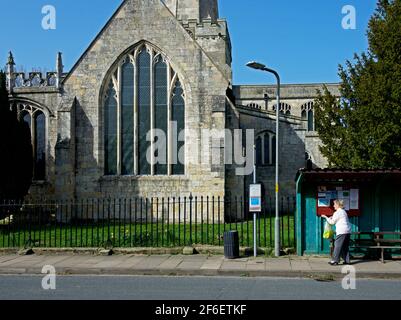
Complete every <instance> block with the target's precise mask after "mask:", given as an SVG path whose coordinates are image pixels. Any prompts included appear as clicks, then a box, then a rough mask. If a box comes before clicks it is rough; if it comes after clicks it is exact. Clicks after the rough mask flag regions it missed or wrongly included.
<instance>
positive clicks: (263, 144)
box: [256, 131, 276, 166]
mask: <svg viewBox="0 0 401 320" xmlns="http://www.w3.org/2000/svg"><path fill="white" fill-rule="evenodd" d="M275 139H276V135H275V134H274V133H272V132H270V131H265V132H262V133H260V134H259V135H258V136H257V138H256V165H257V166H271V165H273V164H274V162H275V149H274V148H275Z"/></svg>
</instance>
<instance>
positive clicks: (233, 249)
mask: <svg viewBox="0 0 401 320" xmlns="http://www.w3.org/2000/svg"><path fill="white" fill-rule="evenodd" d="M224 256H225V258H226V259H236V258H239V236H238V231H227V232H224Z"/></svg>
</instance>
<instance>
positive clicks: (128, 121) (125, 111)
mask: <svg viewBox="0 0 401 320" xmlns="http://www.w3.org/2000/svg"><path fill="white" fill-rule="evenodd" d="M134 72H135V71H134V66H133V64H131V63H130V62H126V63H124V64H123V66H122V67H121V159H122V161H121V174H122V175H133V174H134Z"/></svg>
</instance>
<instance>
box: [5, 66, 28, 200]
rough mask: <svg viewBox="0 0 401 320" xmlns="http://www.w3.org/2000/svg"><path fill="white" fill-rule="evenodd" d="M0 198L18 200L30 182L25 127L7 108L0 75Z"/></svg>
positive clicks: (15, 114) (13, 110)
mask: <svg viewBox="0 0 401 320" xmlns="http://www.w3.org/2000/svg"><path fill="white" fill-rule="evenodd" d="M0 150H1V156H0V199H1V198H3V199H13V200H19V199H22V198H23V197H24V196H25V195H26V194H27V193H28V190H29V187H30V185H31V182H32V171H33V155H32V143H31V133H30V128H29V126H28V124H26V123H25V122H24V121H19V119H18V118H17V112H16V108H11V109H10V102H9V99H8V91H7V89H6V76H5V74H4V72H0Z"/></svg>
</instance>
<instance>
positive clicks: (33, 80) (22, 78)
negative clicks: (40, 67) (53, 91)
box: [13, 72, 57, 88]
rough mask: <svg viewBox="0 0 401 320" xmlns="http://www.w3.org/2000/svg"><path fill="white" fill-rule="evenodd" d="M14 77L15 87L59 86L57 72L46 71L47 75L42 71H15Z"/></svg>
mask: <svg viewBox="0 0 401 320" xmlns="http://www.w3.org/2000/svg"><path fill="white" fill-rule="evenodd" d="M13 78H14V88H23V87H37V88H39V87H56V86H57V72H46V75H45V76H44V75H43V73H42V72H29V73H28V74H25V73H24V72H14V73H13Z"/></svg>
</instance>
